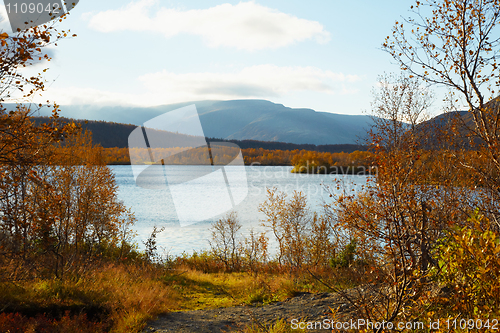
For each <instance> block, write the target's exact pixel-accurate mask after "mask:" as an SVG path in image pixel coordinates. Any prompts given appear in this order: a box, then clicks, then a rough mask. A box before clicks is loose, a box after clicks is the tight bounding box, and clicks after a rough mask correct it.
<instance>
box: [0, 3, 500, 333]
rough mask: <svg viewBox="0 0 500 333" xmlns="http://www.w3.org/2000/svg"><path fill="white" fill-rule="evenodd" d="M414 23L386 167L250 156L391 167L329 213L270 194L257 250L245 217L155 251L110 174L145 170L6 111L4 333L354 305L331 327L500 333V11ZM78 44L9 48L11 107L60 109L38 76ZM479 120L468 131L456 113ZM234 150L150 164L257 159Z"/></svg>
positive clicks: (350, 162)
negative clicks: (52, 49)
mask: <svg viewBox="0 0 500 333" xmlns="http://www.w3.org/2000/svg"><path fill="white" fill-rule="evenodd" d="M410 13H412V15H413V16H412V18H411V19H409V20H405V21H404V22H399V21H397V22H396V23H395V25H394V27H393V29H392V31H391V33H390V35H389V36H388V37H387V39H386V40H385V41H384V42H383V44H382V49H383V50H384V51H386V52H387V53H388V54H389V55H390V56H391V58H392V60H393V61H395V62H396V63H397V64H399V65H400V67H401V73H395V74H382V75H381V76H380V77H379V82H378V84H377V85H376V86H375V87H374V90H373V96H372V98H373V102H372V109H371V113H372V115H373V116H374V120H375V121H374V125H373V128H372V130H371V132H370V139H369V142H367V146H368V151H352V152H346V153H331V152H320V151H315V150H313V149H312V150H298V149H297V150H294V149H292V150H266V149H264V148H258V149H257V148H243V155H244V158H245V163H246V164H252V163H260V164H262V165H272V164H285V165H294V166H296V167H299V168H300V167H305V168H306V171H307V172H317V169H318V168H320V167H324V168H332V167H335V166H370V167H375V168H376V170H377V171H376V173H375V174H373V177H367V182H366V184H364V185H363V188H362V190H360V191H357V192H355V191H351V190H349V189H348V188H346V187H344V184H343V183H342V182H341V181H340V180H339V182H337V183H333V184H332V185H330V186H326V188H325V189H326V190H327V191H329V194H330V196H329V197H328V198H329V199H328V200H327V201H325V202H324V205H323V207H322V210H320V211H314V210H312V209H311V207H309V205H308V201H307V197H306V196H305V195H304V194H303V193H301V192H294V193H293V194H292V195H287V194H286V193H284V192H280V191H279V190H278V189H276V188H268V189H267V193H266V196H265V197H263V198H262V201H261V203H260V205H259V207H258V210H259V211H260V212H261V213H262V214H263V216H264V218H263V220H262V221H261V222H262V227H263V230H264V231H262V232H257V231H255V230H250V231H249V232H248V233H243V232H242V225H241V223H240V222H239V218H238V215H237V214H236V213H234V212H230V213H228V214H227V215H226V216H225V217H223V218H220V219H219V220H218V221H217V222H215V223H213V224H212V225H211V226H210V239H209V244H208V246H207V248H206V250H204V251H201V252H193V253H184V254H183V255H180V256H171V255H169V254H168V253H161V251H160V249H159V248H158V243H157V239H158V237H161V232H162V229H161V228H160V227H159V226H157V227H155V228H154V230H153V232H152V233H151V235H150V236H149V238H148V239H146V240H142V244H143V250H140V249H139V246H138V244H137V243H135V242H134V231H133V226H134V223H135V217H134V214H133V213H132V212H131V211H130V209H129V208H127V207H125V206H124V204H123V203H122V202H121V201H120V200H119V199H118V195H117V193H118V188H117V184H116V181H115V178H114V174H113V172H112V171H111V169H110V168H109V167H108V164H110V163H127V156H128V152H127V149H124V148H109V147H107V148H102V147H100V146H99V145H95V143H94V142H93V141H92V134H91V133H90V132H89V131H85V130H83V129H82V126H81V125H79V124H78V123H75V122H71V121H69V122H65V123H64V125H61V122H60V121H58V119H59V117H60V113H61V112H63V111H61V109H63V108H60V107H59V106H58V105H57V104H55V103H49V105H50V107H51V109H52V117H50V118H49V119H47V120H46V121H44V122H39V121H36V120H35V119H34V118H33V115H34V114H35V113H36V111H37V110H38V108H41V107H42V105H35V104H32V103H31V104H30V103H24V104H23V103H19V104H18V105H17V106H16V107H15V109H7V108H6V107H5V106H3V107H1V108H0V290H1V292H0V306H1V307H0V331H2V332H141V331H143V329H145V328H146V327H148V325H149V324H148V323H150V321H151V320H154V319H155V318H158V316H159V315H160V314H165V313H175V312H179V311H187V310H206V309H218V310H220V308H222V307H232V306H240V305H245V306H247V307H248V308H255V307H265V306H268V305H270V304H272V305H273V307H274V308H277V307H279V306H284V303H285V302H286V300H289V299H290V298H293V297H300V296H301V295H302V296H303V295H304V293H313V294H315V295H317V296H318V298H320V297H323V296H324V295H325V294H326V293H333V294H335V295H337V296H338V297H339V298H340V299H341V300H342V302H341V303H340V304H339V305H338V306H337V305H333V304H332V305H331V306H330V307H329V312H328V313H327V314H324V315H325V316H327V317H328V318H329V319H331V320H333V321H344V320H349V319H359V318H364V319H367V320H369V321H371V322H377V323H382V322H383V323H384V325H383V326H381V325H378V326H377V325H373V326H371V327H363V328H362V329H359V330H354V331H359V332H374V333H378V332H395V331H398V332H401V331H405V329H404V327H403V328H402V327H398V324H399V323H403V322H404V323H410V324H411V323H425V325H424V324H423V325H422V326H421V327H420V326H418V327H419V328H418V329H414V331H417V332H418V331H420V332H466V331H467V332H468V331H478V332H491V331H495V330H496V329H497V328H498V321H499V319H500V222H499V221H500V210H499V208H500V97H498V96H500V73H499V68H500V66H499V64H498V62H497V59H498V52H499V50H500V38H498V28H499V27H500V22H499V20H500V3H499V2H498V1H490V0H488V1H486V0H484V1H469V0H457V1H451V0H429V1H416V2H415V4H414V5H413V6H412V7H411V8H410ZM63 19H64V18H63ZM70 36H72V35H71V34H70V32H69V31H57V29H56V23H54V24H52V25H50V24H47V25H43V26H39V27H35V28H31V29H29V30H25V31H18V32H17V33H13V34H11V35H9V34H7V33H1V34H0V44H1V48H0V59H1V64H2V66H0V83H1V89H0V102H1V103H5V102H6V101H8V100H10V97H11V96H13V95H15V96H19V98H20V99H23V98H24V99H25V100H28V101H29V99H30V97H32V96H33V95H34V94H38V93H42V92H43V91H44V89H45V81H44V79H43V76H42V74H38V75H35V76H25V73H26V72H25V71H23V70H21V69H22V68H24V67H29V66H32V65H34V63H35V60H34V59H38V60H40V59H49V58H50V56H49V53H48V51H47V47H49V46H55V44H56V43H57V42H60V43H62V42H63V40H64V39H65V38H73V37H74V36H73V37H70ZM435 86H441V87H445V88H446V89H447V102H448V104H449V110H448V113H447V114H446V115H447V117H444V118H442V119H443V120H442V121H440V122H427V121H426V120H428V115H427V112H428V109H429V107H430V103H431V101H432V100H433V98H434V94H435V93H434V92H433V87H435ZM464 106H465V107H466V109H467V112H468V114H469V115H470V117H468V118H467V119H468V120H467V121H464V118H463V117H461V116H460V113H458V112H456V111H461V110H462V108H464ZM45 107H47V106H45ZM224 147H225V146H224V145H222V146H221V148H220V149H219V148H216V147H215V146H213V147H212V148H211V149H214V150H215V151H217V153H214V154H208V151H207V149H208V148H207V149H205V148H201V149H198V148H196V149H189V150H182V149H181V148H171V149H170V150H169V151H163V150H158V151H153V152H152V154H158V155H153V156H151V155H149V153H147V154H146V151H139V152H138V155H137V156H141V154H143V155H144V159H143V160H144V162H145V163H147V161H148V159H150V158H152V157H155V156H156V157H162V158H164V159H165V162H166V163H165V164H176V163H181V164H182V163H186V164H189V163H213V164H219V163H225V161H226V160H228V159H229V160H230V159H232V158H234V156H236V155H235V154H238V153H239V150H238V149H237V150H236V151H235V150H234V149H229V148H227V149H226V148H224ZM233 148H234V147H233ZM210 156H211V157H210ZM309 168H311V169H309ZM298 172H300V170H298ZM346 177H348V176H346ZM339 191H340V192H341V194H340V195H338V193H339ZM271 243H273V244H276V250H275V251H271V247H270V244H271ZM322 295H323V296H322ZM278 304H279V305H278ZM309 307H312V306H309ZM289 320H290V318H287V317H285V315H283V316H281V317H278V318H273V320H272V321H263V320H262V319H261V318H245V321H244V322H241V323H242V325H241V326H239V327H238V328H237V329H236V328H235V330H233V331H239V332H246V333H258V332H271V333H273V332H274V333H278V332H293V331H300V328H299V329H298V330H296V329H294V328H293V327H292V325H290V321H289ZM433 323H441V325H439V324H438V325H434V326H432V325H433ZM412 327H413V328H415V327H417V326H412ZM302 331H304V330H302Z"/></svg>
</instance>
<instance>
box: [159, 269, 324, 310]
mask: <svg viewBox="0 0 500 333" xmlns="http://www.w3.org/2000/svg"><path fill="white" fill-rule="evenodd" d="M164 280H165V281H166V283H167V284H168V285H169V286H170V287H171V288H172V289H174V290H175V291H177V293H178V294H179V295H182V296H181V301H180V303H179V307H178V309H177V310H202V309H206V308H218V307H229V306H235V305H241V304H249V305H264V304H269V303H271V302H278V301H282V300H284V299H286V298H288V297H292V296H294V295H296V294H297V293H299V292H321V291H326V290H325V287H324V286H322V285H321V284H317V283H316V282H314V281H312V280H311V278H307V277H306V278H302V279H298V278H296V277H294V276H290V275H287V274H276V273H272V274H270V273H262V274H259V275H257V276H255V275H253V274H251V273H247V272H238V273H224V272H218V273H204V272H200V271H197V270H192V269H190V268H181V269H179V270H177V271H176V273H174V274H171V275H167V276H166V277H165V278H164Z"/></svg>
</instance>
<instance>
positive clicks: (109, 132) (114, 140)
mask: <svg viewBox="0 0 500 333" xmlns="http://www.w3.org/2000/svg"><path fill="white" fill-rule="evenodd" d="M34 120H35V122H36V123H39V124H40V123H46V122H49V118H48V117H35V118H34ZM58 121H60V122H61V123H67V122H69V121H74V122H75V123H77V124H79V125H80V126H81V128H82V129H83V130H89V131H90V132H92V141H93V143H94V144H99V145H101V146H102V147H104V148H114V147H118V148H128V145H129V142H128V138H129V135H130V133H132V131H133V130H135V129H136V128H137V126H135V125H131V124H119V123H112V122H106V121H102V120H101V121H95V120H82V119H80V120H74V119H68V118H64V117H61V118H59V119H58ZM147 132H148V140H150V139H153V140H155V142H164V143H166V144H165V147H194V146H196V145H197V144H198V143H199V138H198V137H194V136H190V135H182V134H177V133H171V132H166V131H159V130H154V129H148V130H147ZM155 137H156V138H155ZM206 139H207V141H208V142H220V141H224V142H231V143H234V144H236V145H238V146H239V147H240V148H241V149H245V148H255V149H258V148H263V149H270V150H274V149H280V150H295V149H298V150H312V151H318V152H326V153H340V152H345V153H352V152H353V151H356V150H366V149H367V147H366V146H363V145H355V144H339V145H312V144H294V143H287V142H276V141H272V142H270V141H257V140H223V139H216V138H206Z"/></svg>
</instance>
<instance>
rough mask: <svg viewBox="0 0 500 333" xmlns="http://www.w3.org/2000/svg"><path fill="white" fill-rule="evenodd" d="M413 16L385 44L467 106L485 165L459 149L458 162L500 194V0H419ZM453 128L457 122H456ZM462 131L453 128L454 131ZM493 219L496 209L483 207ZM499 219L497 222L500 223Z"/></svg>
mask: <svg viewBox="0 0 500 333" xmlns="http://www.w3.org/2000/svg"><path fill="white" fill-rule="evenodd" d="M411 10H412V15H411V17H409V18H408V19H405V20H404V22H396V24H395V26H394V28H393V31H392V35H391V36H388V37H387V38H386V41H385V43H384V44H383V48H384V49H385V50H386V51H387V52H389V54H391V55H392V57H393V58H394V59H395V60H396V62H397V63H399V64H400V66H401V68H402V69H403V70H405V71H407V72H408V73H409V74H410V75H413V76H416V77H419V78H422V79H423V80H424V81H426V82H428V83H431V84H436V85H439V86H442V87H446V88H447V89H448V90H449V96H448V98H447V99H448V101H449V102H450V109H451V110H463V109H465V110H467V111H469V113H468V116H464V117H463V118H466V119H468V118H470V119H471V121H470V122H467V121H466V120H465V121H464V120H463V119H462V120H461V124H460V125H461V127H462V128H464V129H465V131H461V133H458V134H460V135H463V136H466V137H467V138H468V139H467V140H468V141H470V142H471V144H473V145H474V144H479V146H478V147H474V149H476V150H477V151H479V153H480V155H481V156H485V157H487V158H488V160H489V162H488V163H487V164H486V165H485V164H482V165H478V164H474V163H471V161H470V160H468V161H467V160H466V159H464V158H463V154H461V153H457V154H456V156H455V157H456V159H455V162H456V163H455V164H456V165H462V166H463V172H467V173H475V175H474V176H475V178H474V180H475V182H476V185H479V186H481V187H483V188H484V189H485V190H488V192H489V193H488V196H490V197H491V196H493V197H494V198H495V201H498V200H499V199H500V197H499V196H500V178H499V177H498V174H499V172H500V151H499V149H500V137H499V135H500V134H499V133H500V132H499V129H500V127H499V126H500V109H499V106H500V105H499V101H498V98H497V96H498V95H499V87H500V75H499V74H500V73H499V64H498V55H499V47H500V37H499V32H500V29H499V28H500V25H499V23H500V21H499V20H500V2H499V1H495V0H459V1H452V0H440V1H436V0H428V1H417V2H416V5H415V6H412V8H411ZM451 127H456V126H455V125H453V126H451ZM456 134H457V132H456V131H453V130H450V135H456ZM483 211H485V212H488V216H489V217H491V218H492V220H498V216H497V215H498V213H497V209H494V208H492V207H484V208H483ZM497 223H498V222H497Z"/></svg>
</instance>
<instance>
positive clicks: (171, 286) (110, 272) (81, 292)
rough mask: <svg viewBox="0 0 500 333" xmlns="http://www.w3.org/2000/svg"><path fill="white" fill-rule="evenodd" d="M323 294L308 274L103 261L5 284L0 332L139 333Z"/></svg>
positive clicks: (276, 327)
mask: <svg viewBox="0 0 500 333" xmlns="http://www.w3.org/2000/svg"><path fill="white" fill-rule="evenodd" d="M321 291H326V290H325V287H324V286H323V285H321V284H320V283H317V282H315V281H314V279H313V278H312V277H310V276H309V275H307V274H295V275H290V274H287V273H285V272H279V271H278V272H276V271H272V272H267V273H264V272H263V273H259V274H258V275H254V274H252V273H250V272H233V273H227V272H212V273H210V272H203V271H200V270H197V269H193V268H189V267H188V266H186V265H177V266H175V267H174V269H169V270H167V269H166V268H165V266H160V265H151V264H147V263H146V262H145V261H141V260H137V261H135V262H129V263H102V264H101V265H99V266H94V267H93V268H92V269H89V270H88V271H86V272H84V273H81V274H75V273H73V275H68V276H67V277H66V278H65V279H63V280H60V279H37V280H30V281H19V282H16V283H13V282H9V283H7V282H4V283H0V306H1V307H2V311H1V312H0V331H1V332H7V331H9V332H30V331H31V332H38V331H50V332H83V333H87V332H88V333H90V332H93V333H94V332H139V331H141V330H142V329H143V328H144V326H145V324H146V323H147V321H149V320H152V319H154V318H155V317H156V316H157V315H158V314H160V313H166V312H171V311H185V310H203V309H208V308H219V307H230V306H236V305H241V304H250V305H254V306H262V305H265V304H269V303H272V302H277V301H282V300H284V299H286V298H288V297H291V296H294V295H296V294H297V293H299V292H321ZM285 326H286V325H285V323H282V322H279V321H278V322H276V323H274V324H273V325H271V326H266V328H265V329H266V330H267V331H269V332H288V331H287V330H284V329H286V327H285ZM259 329H263V327H262V326H256V327H253V328H252V327H249V328H248V332H261V331H259ZM264 331H265V330H264ZM264 331H262V332H264ZM267 331H266V332H267Z"/></svg>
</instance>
